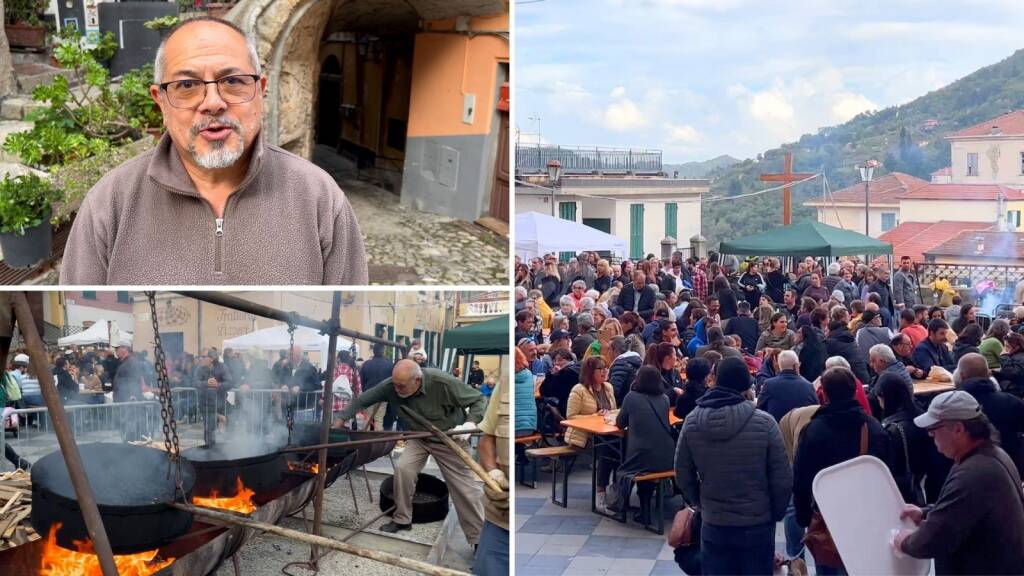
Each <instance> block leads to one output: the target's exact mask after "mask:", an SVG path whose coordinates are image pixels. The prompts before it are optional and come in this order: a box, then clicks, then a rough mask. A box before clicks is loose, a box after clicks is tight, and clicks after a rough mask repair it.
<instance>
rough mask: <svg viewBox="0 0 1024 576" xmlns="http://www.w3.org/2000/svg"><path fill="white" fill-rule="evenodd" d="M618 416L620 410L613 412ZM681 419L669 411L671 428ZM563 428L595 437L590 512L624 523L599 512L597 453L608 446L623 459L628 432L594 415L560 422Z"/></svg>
mask: <svg viewBox="0 0 1024 576" xmlns="http://www.w3.org/2000/svg"><path fill="white" fill-rule="evenodd" d="M613 413H614V414H615V415H616V416H618V410H616V411H614V412H613ZM682 421H683V420H682V419H681V418H676V415H675V414H674V413H673V411H672V409H671V408H669V410H668V423H669V425H671V426H675V425H676V424H678V423H680V422H682ZM560 424H561V425H562V426H565V427H566V428H576V429H577V430H581V431H583V432H588V433H590V434H591V435H593V437H594V441H593V442H592V443H591V454H592V457H593V461H594V463H593V465H592V466H591V468H592V473H591V475H590V482H591V489H590V511H591V512H593V513H595V514H600V515H601V516H606V517H608V518H612V519H615V520H619V521H624V520H623V519H622V518H620V517H619V516H616V515H611V514H603V513H601V512H598V511H597V462H598V458H600V456H599V455H598V453H597V450H598V446H599V445H607V446H608V447H609V448H610V449H611V450H613V451H615V453H616V454H618V457H619V459H620V460H621V459H622V443H621V441H622V439H623V438H624V437H625V435H626V431H625V430H623V429H622V428H619V427H618V426H616V425H615V424H609V423H607V422H605V420H604V416H601V415H600V414H594V415H592V416H584V417H582V418H570V419H567V420H562V421H561V422H560Z"/></svg>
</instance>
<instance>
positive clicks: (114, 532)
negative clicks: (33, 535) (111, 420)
mask: <svg viewBox="0 0 1024 576" xmlns="http://www.w3.org/2000/svg"><path fill="white" fill-rule="evenodd" d="M78 451H79V452H80V453H81V455H82V462H83V463H84V465H85V475H86V477H87V478H88V479H89V485H90V486H91V487H92V492H93V495H94V496H95V498H96V504H97V506H98V507H99V511H100V516H101V517H102V518H103V526H104V527H105V528H106V531H107V536H108V538H109V539H110V545H111V547H112V548H113V550H114V553H115V554H134V553H137V552H143V551H146V550H153V549H155V548H159V547H160V546H162V545H164V544H166V543H168V542H170V541H172V540H174V539H175V538H177V537H179V536H181V535H183V534H185V533H186V532H187V531H188V529H189V527H190V526H191V525H192V515H191V514H189V513H188V512H182V511H180V510H176V509H174V508H170V507H168V506H167V504H168V503H169V502H171V501H173V500H174V496H175V490H176V489H175V485H174V482H175V470H174V466H175V465H174V464H173V463H172V462H171V461H170V460H169V459H168V458H167V454H166V453H164V452H163V451H161V450H156V449H154V448H146V447H144V446H134V445H131V444H117V443H107V442H97V443H95V444H81V445H79V446H78ZM31 475H32V527H33V528H35V530H36V532H38V533H39V534H40V535H42V536H43V537H44V538H45V537H46V536H47V535H48V534H49V533H50V527H51V526H52V525H53V524H55V523H58V522H59V523H60V524H61V527H60V529H59V530H58V531H57V543H58V544H59V545H60V546H62V547H64V548H68V549H71V550H76V549H77V548H76V546H75V545H74V541H75V540H88V538H89V536H88V532H87V531H86V528H85V521H84V520H83V519H82V511H81V509H80V508H79V506H78V501H77V499H76V496H75V490H74V488H73V487H72V485H71V478H70V477H69V476H68V469H67V466H66V465H65V464H64V455H63V454H62V453H61V452H60V451H57V452H52V453H50V454H47V455H46V456H44V457H42V458H41V459H40V460H39V461H38V462H36V464H35V465H33V466H32V472H31ZM181 476H182V488H183V489H184V490H185V494H186V500H188V501H191V499H192V497H191V494H192V485H193V483H194V482H195V472H194V470H193V469H192V466H191V465H190V464H189V463H188V462H182V463H181Z"/></svg>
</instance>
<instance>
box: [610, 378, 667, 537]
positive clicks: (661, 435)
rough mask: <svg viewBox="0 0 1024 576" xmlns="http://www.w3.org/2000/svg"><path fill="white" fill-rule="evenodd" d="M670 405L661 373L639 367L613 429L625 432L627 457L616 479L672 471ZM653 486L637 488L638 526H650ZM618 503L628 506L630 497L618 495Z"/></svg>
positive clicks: (642, 484)
mask: <svg viewBox="0 0 1024 576" xmlns="http://www.w3.org/2000/svg"><path fill="white" fill-rule="evenodd" d="M668 411H669V403H668V397H667V396H665V393H664V391H663V390H662V387H661V373H660V372H659V371H658V369H657V368H655V367H654V366H642V367H640V370H638V371H637V373H636V380H635V381H634V383H633V389H632V391H630V392H629V393H628V394H626V398H625V399H624V400H623V401H622V408H621V409H620V410H619V414H618V416H616V418H615V425H616V426H618V427H619V428H622V429H625V431H626V456H625V460H623V462H622V465H621V466H619V472H618V476H619V477H620V478H622V477H629V478H632V477H634V476H637V475H639V474H647V473H653V472H665V471H666V470H672V458H673V456H674V448H675V440H676V439H675V436H674V435H673V432H672V428H671V427H670V426H669V423H668ZM654 488H655V483H654V482H641V483H639V484H637V487H636V492H637V496H638V497H639V498H640V511H639V512H637V514H636V515H635V516H633V520H635V521H636V522H637V523H639V524H645V525H646V524H650V523H651V495H652V494H653V493H654ZM619 502H620V503H621V504H624V503H628V502H629V493H627V492H623V491H620V493H619Z"/></svg>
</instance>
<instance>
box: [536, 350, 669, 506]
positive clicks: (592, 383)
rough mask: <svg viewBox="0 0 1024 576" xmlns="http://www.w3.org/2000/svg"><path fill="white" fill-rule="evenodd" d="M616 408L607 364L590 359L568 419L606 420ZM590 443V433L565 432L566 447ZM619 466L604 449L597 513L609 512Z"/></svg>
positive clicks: (601, 451) (600, 451)
mask: <svg viewBox="0 0 1024 576" xmlns="http://www.w3.org/2000/svg"><path fill="white" fill-rule="evenodd" d="M544 384H547V379H545V380H544ZM615 408H616V405H615V390H614V389H613V388H612V385H611V384H610V383H609V382H608V366H607V364H605V362H604V358H601V357H600V356H592V357H590V358H587V359H586V360H584V361H583V369H582V372H581V373H580V383H579V384H577V385H576V386H574V387H573V389H572V392H570V393H569V403H568V407H567V409H566V413H565V416H566V419H568V420H572V419H574V418H584V417H587V416H593V415H595V414H599V415H601V416H605V415H607V414H608V413H610V412H611V411H612V410H615ZM666 411H667V408H666ZM589 441H590V433H588V432H584V431H583V430H580V429H578V428H573V427H571V426H570V427H568V428H567V429H566V431H565V443H566V444H569V445H570V446H576V447H577V448H585V447H586V446H587V443H588V442H589ZM617 465H618V463H617V462H615V458H614V453H613V452H612V451H611V450H610V449H608V447H607V446H600V447H599V448H598V450H597V462H595V463H594V466H597V510H598V512H601V513H603V514H605V513H607V511H608V509H607V506H606V501H605V496H606V495H605V491H606V489H607V487H608V478H609V477H610V476H611V473H612V470H614V469H615V466H617Z"/></svg>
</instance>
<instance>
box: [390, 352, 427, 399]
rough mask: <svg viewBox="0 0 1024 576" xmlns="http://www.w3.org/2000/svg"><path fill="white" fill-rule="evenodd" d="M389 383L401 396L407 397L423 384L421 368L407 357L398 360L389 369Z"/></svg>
mask: <svg viewBox="0 0 1024 576" xmlns="http://www.w3.org/2000/svg"><path fill="white" fill-rule="evenodd" d="M391 384H392V385H393V386H394V387H395V392H396V393H397V394H398V395H399V396H401V397H402V398H408V397H409V396H412V395H413V394H415V393H416V392H418V391H419V389H420V387H421V386H422V385H423V369H422V368H420V365H419V364H417V363H416V362H414V361H412V360H409V359H408V358H406V359H403V360H399V361H398V362H396V363H395V367H394V369H392V370H391Z"/></svg>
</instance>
